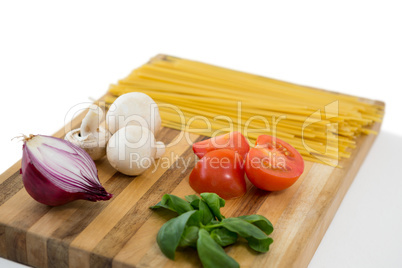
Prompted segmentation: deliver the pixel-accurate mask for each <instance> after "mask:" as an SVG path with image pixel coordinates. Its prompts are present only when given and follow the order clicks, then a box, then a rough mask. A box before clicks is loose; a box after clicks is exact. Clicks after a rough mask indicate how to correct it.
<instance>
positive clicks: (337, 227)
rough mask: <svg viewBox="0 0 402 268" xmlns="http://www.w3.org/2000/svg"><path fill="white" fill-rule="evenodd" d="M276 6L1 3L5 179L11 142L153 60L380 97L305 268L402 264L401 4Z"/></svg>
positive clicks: (54, 124) (43, 129)
mask: <svg viewBox="0 0 402 268" xmlns="http://www.w3.org/2000/svg"><path fill="white" fill-rule="evenodd" d="M276 2H279V1H276ZM280 2H281V3H269V1H247V2H246V1H242V2H240V1H233V0H232V1H205V0H204V1H199V2H197V3H196V2H195V1H113V2H112V1H109V2H107V1H38V0H36V1H2V2H0V89H1V91H0V92H1V95H0V96H1V97H0V99H1V103H0V114H1V121H0V125H1V127H0V128H1V131H0V148H1V154H0V160H1V161H0V172H3V171H4V170H6V169H7V168H8V167H9V166H11V165H12V164H13V163H14V162H15V161H17V160H18V159H19V158H20V157H21V145H22V144H21V142H18V141H16V140H14V141H11V139H12V138H13V137H15V136H18V135H20V134H21V133H23V134H30V133H33V134H39V133H40V134H47V135H50V134H52V133H54V132H55V131H56V130H58V129H59V128H61V127H62V126H63V125H64V118H65V116H66V114H67V112H68V110H69V109H70V108H71V107H72V106H74V105H76V104H78V103H81V102H87V101H89V99H90V98H98V97H100V96H101V95H103V94H104V93H105V92H106V90H107V88H108V85H109V84H110V83H114V82H116V81H117V80H118V79H120V78H123V77H124V76H126V75H127V74H128V73H129V72H130V71H131V70H132V69H134V68H136V67H138V66H140V65H141V64H143V63H145V62H146V61H147V60H148V59H149V58H150V57H152V56H154V55H156V54H158V53H165V54H170V55H174V56H179V57H183V58H189V59H194V60H199V61H203V62H207V63H212V64H216V65H221V66H224V67H229V68H233V69H237V70H242V71H247V72H250V73H255V74H260V75H264V76H269V77H273V78H278V79H282V80H286V81H291V82H294V83H298V84H303V85H309V86H314V87H319V88H323V89H328V90H334V91H338V92H343V93H348V94H353V95H358V96H362V97H367V98H371V99H378V100H382V101H385V102H386V104H387V107H386V116H385V119H384V122H383V126H382V132H381V134H380V135H379V136H378V139H377V141H376V143H375V145H374V147H373V148H372V150H371V151H370V154H369V156H368V158H367V159H366V162H365V164H364V165H363V166H362V168H361V170H360V172H359V174H358V176H357V177H356V179H355V181H354V183H353V185H352V187H351V188H350V190H349V192H348V194H347V195H346V197H345V199H344V201H343V203H342V205H341V207H340V208H339V210H338V212H337V214H336V216H335V219H334V220H333V222H332V223H331V226H330V227H329V229H328V231H327V233H326V235H325V237H324V239H323V241H322V243H321V244H320V246H319V248H318V250H317V252H316V254H315V256H314V258H313V260H312V261H311V263H310V267H379V266H382V267H398V266H399V267H401V265H402V255H401V254H400V251H401V249H402V247H401V241H402V232H401V231H400V229H401V226H402V217H401V214H402V194H401V193H400V190H401V189H402V188H401V186H402V180H401V179H402V178H401V175H400V174H401V173H400V171H399V170H398V168H399V167H400V166H401V164H400V161H399V159H398V158H399V155H400V153H401V151H402V138H401V135H402V124H401V119H400V115H401V114H402V107H401V101H400V99H401V94H400V91H401V90H402V82H401V71H402V52H401V51H402V39H401V32H402V31H401V27H402V15H401V6H400V5H399V3H398V1H336V2H335V1H333V3H328V2H326V3H324V1H293V2H291V1H280ZM14 265H15V266H18V265H17V264H15V263H11V262H8V261H6V260H4V259H0V267H3V266H4V267H12V266H14Z"/></svg>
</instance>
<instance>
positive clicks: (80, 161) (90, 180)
mask: <svg viewBox="0 0 402 268" xmlns="http://www.w3.org/2000/svg"><path fill="white" fill-rule="evenodd" d="M22 149H23V155H22V164H21V170H20V173H21V174H22V181H23V183H24V186H25V189H26V190H27V192H28V193H29V194H30V195H31V196H32V197H33V199H35V200H36V201H38V202H40V203H42V204H45V205H49V206H59V205H63V204H66V203H68V202H71V201H74V200H77V199H85V200H89V201H99V200H109V199H110V198H111V197H112V194H109V193H107V192H106V190H105V188H103V187H102V185H101V184H100V182H99V178H98V171H97V169H96V165H95V163H94V161H93V160H92V159H91V157H90V156H89V155H88V153H87V152H85V151H84V150H83V149H81V148H80V147H78V146H76V145H74V144H72V143H71V142H68V141H65V140H62V139H58V138H55V137H50V136H44V135H30V136H29V137H26V136H24V145H23V147H22Z"/></svg>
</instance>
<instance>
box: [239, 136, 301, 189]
mask: <svg viewBox="0 0 402 268" xmlns="http://www.w3.org/2000/svg"><path fill="white" fill-rule="evenodd" d="M303 171H304V161H303V158H302V156H301V155H300V153H299V152H298V151H297V150H296V149H295V148H293V147H292V146H291V145H290V144H288V143H286V142H284V141H283V140H280V139H278V138H274V137H272V136H268V135H260V136H259V137H258V138H257V141H256V144H255V147H254V148H252V149H251V150H250V152H249V153H248V155H247V158H246V175H247V178H248V179H249V180H250V182H251V183H252V184H254V185H255V186H256V187H258V188H260V189H263V190H266V191H280V190H283V189H286V188H288V187H290V186H291V185H292V184H293V183H295V182H296V180H297V179H298V178H299V177H300V175H301V174H302V173H303Z"/></svg>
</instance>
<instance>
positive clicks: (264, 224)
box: [238, 215, 274, 235]
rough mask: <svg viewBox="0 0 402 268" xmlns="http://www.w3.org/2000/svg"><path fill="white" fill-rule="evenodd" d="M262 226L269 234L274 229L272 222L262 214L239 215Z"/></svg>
mask: <svg viewBox="0 0 402 268" xmlns="http://www.w3.org/2000/svg"><path fill="white" fill-rule="evenodd" d="M238 218H240V219H242V220H245V221H247V222H249V223H251V224H254V225H255V226H257V227H258V228H260V229H261V230H262V231H263V232H264V233H266V234H267V235H269V234H271V233H272V232H273V231H274V226H273V225H272V223H271V222H270V221H269V220H268V219H267V218H265V217H264V216H262V215H247V216H240V217H238Z"/></svg>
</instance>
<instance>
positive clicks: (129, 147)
mask: <svg viewBox="0 0 402 268" xmlns="http://www.w3.org/2000/svg"><path fill="white" fill-rule="evenodd" d="M155 144H156V143H155V137H154V134H153V133H152V132H151V131H150V130H149V129H148V128H146V127H141V126H137V125H128V126H126V127H123V128H121V129H119V130H118V131H117V132H116V133H114V134H113V135H112V137H111V138H110V139H109V142H108V145H107V148H106V153H107V159H108V160H109V163H110V164H111V165H112V167H114V168H115V169H116V170H118V171H119V172H121V173H123V174H126V175H129V176H136V175H139V174H141V173H142V172H144V171H145V170H147V169H148V168H149V167H150V166H151V165H152V163H153V161H154V158H155V154H156V150H157V149H156V146H155Z"/></svg>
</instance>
